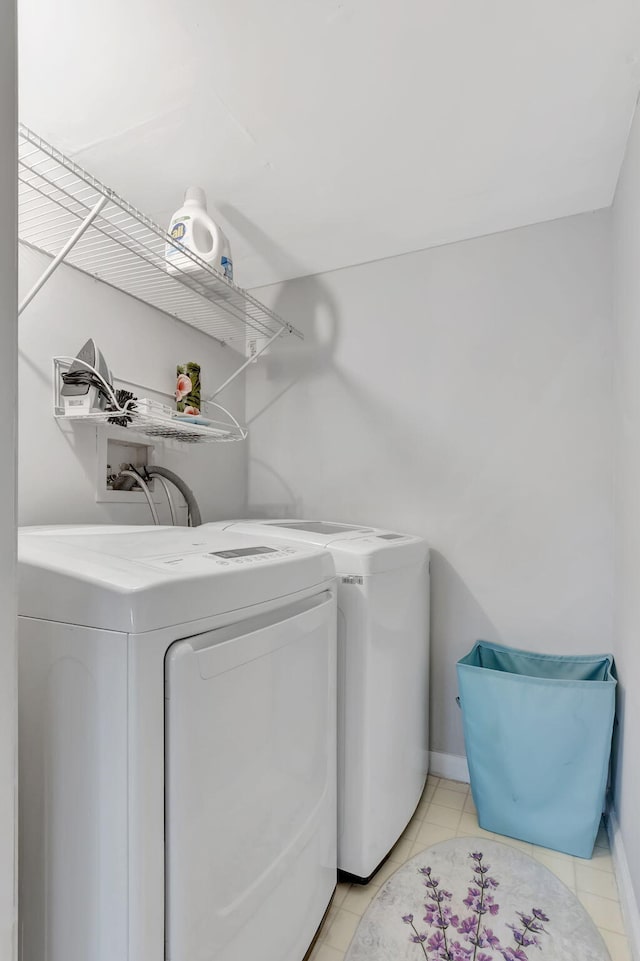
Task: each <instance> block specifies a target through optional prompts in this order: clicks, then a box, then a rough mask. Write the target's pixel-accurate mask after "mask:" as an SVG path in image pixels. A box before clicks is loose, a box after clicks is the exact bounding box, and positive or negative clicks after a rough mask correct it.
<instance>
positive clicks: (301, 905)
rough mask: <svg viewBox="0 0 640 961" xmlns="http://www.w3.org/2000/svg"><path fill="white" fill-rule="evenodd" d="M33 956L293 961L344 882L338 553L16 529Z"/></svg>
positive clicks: (194, 536) (23, 836)
mask: <svg viewBox="0 0 640 961" xmlns="http://www.w3.org/2000/svg"><path fill="white" fill-rule="evenodd" d="M19 567H20V622H19V706H20V936H19V938H20V957H21V959H22V961H44V959H45V958H46V959H47V961H163V959H170V961H211V959H214V958H215V959H216V961H247V959H249V958H260V959H261V961H302V958H303V956H304V955H305V952H306V951H307V949H308V946H309V944H310V942H311V941H312V939H313V936H314V934H315V932H316V929H317V928H318V926H319V925H320V923H321V921H322V918H323V915H324V913H325V910H326V908H327V906H328V903H329V901H330V898H331V896H332V893H333V890H334V887H335V882H336V773H335V766H336V761H335V753H336V739H335V711H336V681H335V675H336V662H335V657H336V644H335V620H336V606H335V605H336V600H335V576H334V567H333V563H332V560H331V556H330V554H329V553H328V552H326V551H322V550H318V549H317V548H313V547H309V546H308V545H306V544H304V543H302V542H297V543H289V544H287V543H285V542H281V543H279V544H277V545H276V544H275V543H272V542H270V543H269V544H267V543H266V542H265V540H264V539H263V537H261V536H260V534H258V535H248V536H245V537H240V536H239V535H238V534H227V533H225V532H223V531H220V530H214V529H207V528H204V527H198V528H194V529H185V528H157V527H156V528H150V527H141V528H131V527H129V528H106V527H105V528H64V529H57V528H45V529H39V530H37V529H25V530H22V531H21V532H20V535H19Z"/></svg>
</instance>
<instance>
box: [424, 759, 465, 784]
mask: <svg viewBox="0 0 640 961" xmlns="http://www.w3.org/2000/svg"><path fill="white" fill-rule="evenodd" d="M429 774H433V775H434V776H435V777H446V778H448V779H449V780H450V781H465V782H466V783H467V784H468V783H469V768H468V767H467V759H466V757H461V756H460V755H459V754H442V752H441V751H429Z"/></svg>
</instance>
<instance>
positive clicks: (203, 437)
mask: <svg viewBox="0 0 640 961" xmlns="http://www.w3.org/2000/svg"><path fill="white" fill-rule="evenodd" d="M70 366H71V363H70V361H69V360H67V359H66V358H61V357H54V360H53V371H54V373H53V384H54V396H53V413H54V416H55V417H56V419H57V420H59V421H60V422H62V421H83V422H84V423H88V424H94V425H95V426H100V425H101V424H111V425H112V426H116V427H120V428H121V429H123V430H129V431H134V432H135V433H137V434H144V435H145V436H147V437H155V438H158V439H162V440H168V441H177V442H178V443H181V444H211V443H216V442H221V441H223V442H224V441H226V442H228V441H238V440H246V437H247V431H246V430H245V428H243V427H241V426H240V424H239V423H238V422H237V421H236V420H235V418H233V417H232V415H231V414H229V411H227V410H226V409H225V408H223V407H220V405H219V404H214V405H213V406H214V407H217V408H219V409H220V410H223V411H224V412H225V413H226V414H228V416H229V417H230V418H231V420H232V421H233V422H232V423H226V422H223V421H218V420H212V419H209V418H207V423H206V424H202V423H197V422H196V421H195V418H189V417H187V416H185V415H181V414H180V413H179V412H178V411H177V410H175V409H174V408H172V407H169V406H168V405H167V404H162V403H160V402H158V401H156V400H151V399H149V398H136V399H135V401H133V403H132V405H131V406H128V405H125V406H122V407H120V408H119V409H118V410H99V411H96V410H93V411H90V412H85V411H78V412H69V411H67V410H65V406H64V401H63V398H62V396H61V389H62V373H63V372H64V371H67V370H69V367H70ZM120 383H123V382H122V381H120Z"/></svg>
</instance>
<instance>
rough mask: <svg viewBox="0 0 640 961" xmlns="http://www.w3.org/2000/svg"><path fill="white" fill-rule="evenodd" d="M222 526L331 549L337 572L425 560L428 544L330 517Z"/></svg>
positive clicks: (378, 569) (375, 570)
mask: <svg viewBox="0 0 640 961" xmlns="http://www.w3.org/2000/svg"><path fill="white" fill-rule="evenodd" d="M219 526H220V527H224V528H225V530H232V531H234V532H235V531H238V532H241V533H245V534H246V533H250V534H259V533H261V532H264V534H265V535H268V536H269V537H275V538H286V539H288V540H291V541H293V540H295V541H303V542H304V543H307V544H315V545H317V546H322V547H326V548H327V550H330V551H331V554H332V555H333V559H334V561H335V565H336V571H337V573H338V574H375V573H378V572H382V571H389V570H395V569H397V568H399V567H410V566H413V565H415V564H422V563H424V562H426V560H427V558H428V556H429V547H428V544H427V542H426V541H425V540H423V538H421V537H415V536H414V535H412V534H398V533H396V532H394V531H387V530H384V529H382V528H375V527H356V526H354V525H350V524H339V523H333V522H331V521H292V520H286V519H285V520H264V521H262V520H246V521H233V522H229V523H228V524H224V523H223V524H220V525H219Z"/></svg>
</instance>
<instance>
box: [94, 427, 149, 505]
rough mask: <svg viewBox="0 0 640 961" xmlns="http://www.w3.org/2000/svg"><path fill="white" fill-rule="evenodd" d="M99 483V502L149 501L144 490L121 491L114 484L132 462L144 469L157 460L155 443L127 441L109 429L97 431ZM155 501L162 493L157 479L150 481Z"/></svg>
mask: <svg viewBox="0 0 640 961" xmlns="http://www.w3.org/2000/svg"><path fill="white" fill-rule="evenodd" d="M97 443H98V449H97V458H96V460H97V486H96V501H97V502H98V503H104V502H111V503H115V504H146V503H147V500H146V497H145V495H144V494H143V493H142V491H141V490H130V491H119V490H114V489H113V487H112V486H111V484H112V480H113V477H114V476H115V475H117V474H119V473H120V471H121V470H124V469H125V468H126V467H128V466H129V465H131V464H132V465H133V466H134V467H135V468H136V469H138V470H142V469H143V468H144V467H147V466H149V465H151V464H153V463H154V459H153V455H154V446H153V444H146V443H142V442H140V441H130V440H123V439H122V438H121V437H120V436H118V435H115V434H113V435H112V434H110V433H109V431H108V429H107V430H104V431H102V430H99V431H97ZM148 486H149V490H150V491H151V492H152V496H153V500H154V501H155V502H156V503H158V502H159V501H160V499H161V498H160V496H159V494H158V491H157V485H156V484H154V481H153V478H151V479H150V480H149V482H148Z"/></svg>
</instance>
